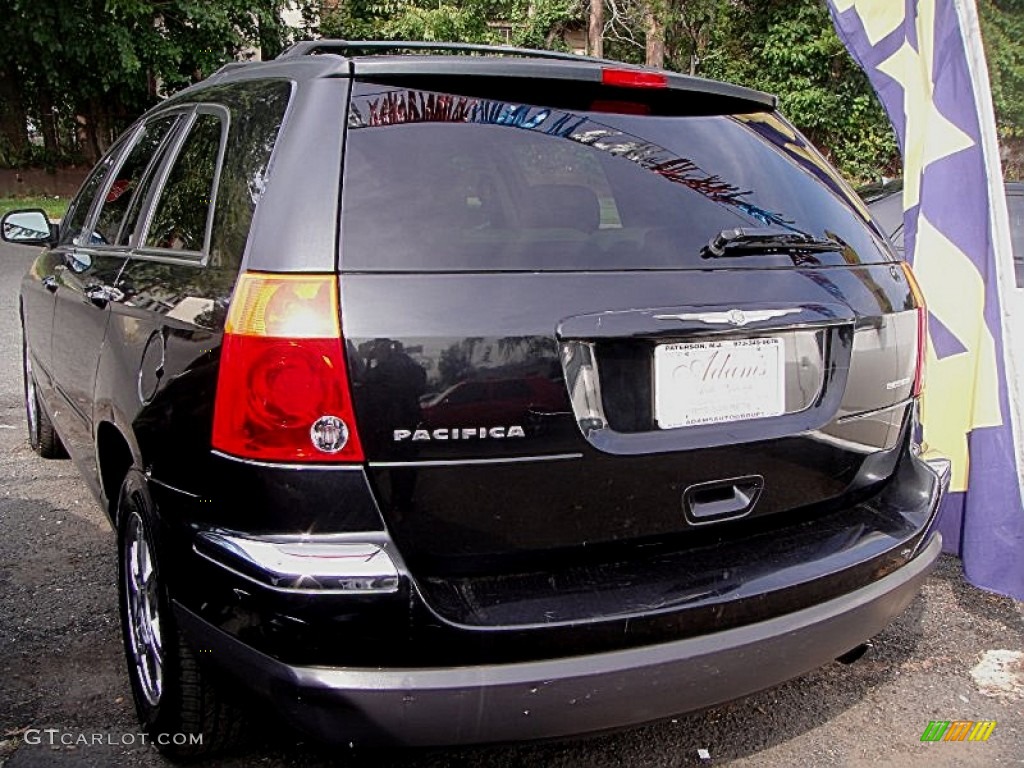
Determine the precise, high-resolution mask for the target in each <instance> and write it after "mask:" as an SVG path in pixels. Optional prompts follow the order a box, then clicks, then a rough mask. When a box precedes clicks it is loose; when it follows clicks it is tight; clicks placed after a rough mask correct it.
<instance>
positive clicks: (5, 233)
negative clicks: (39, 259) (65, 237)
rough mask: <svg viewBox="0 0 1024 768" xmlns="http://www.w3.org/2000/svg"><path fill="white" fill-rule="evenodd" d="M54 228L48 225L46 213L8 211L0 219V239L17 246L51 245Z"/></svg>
mask: <svg viewBox="0 0 1024 768" xmlns="http://www.w3.org/2000/svg"><path fill="white" fill-rule="evenodd" d="M55 235H56V231H55V227H53V226H52V225H51V224H50V220H49V219H48V218H47V216H46V212H45V211H43V210H41V209H39V208H30V209H28V210H24V211H10V212H9V213H6V214H4V217H3V218H2V219H0V238H3V239H4V240H5V241H7V242H8V243H17V244H18V245H53V244H54V243H55V242H56V240H57V238H56V236H55Z"/></svg>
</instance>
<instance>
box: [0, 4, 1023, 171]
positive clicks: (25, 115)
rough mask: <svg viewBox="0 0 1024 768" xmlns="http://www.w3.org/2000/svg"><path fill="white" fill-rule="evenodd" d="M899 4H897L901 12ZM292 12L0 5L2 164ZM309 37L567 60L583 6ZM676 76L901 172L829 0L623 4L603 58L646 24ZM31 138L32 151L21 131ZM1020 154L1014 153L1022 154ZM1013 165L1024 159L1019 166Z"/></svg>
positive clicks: (282, 33) (627, 56) (1002, 86)
mask: <svg viewBox="0 0 1024 768" xmlns="http://www.w3.org/2000/svg"><path fill="white" fill-rule="evenodd" d="M895 1H896V0H894V2H895ZM286 4H287V0H0V13H2V16H3V18H5V19H8V20H9V22H10V23H9V30H8V40H9V42H8V44H7V45H4V46H0V165H18V164H24V163H33V164H44V165H54V164H58V163H60V162H67V161H68V160H70V159H79V160H80V159H82V157H85V159H94V158H95V157H96V155H97V154H98V153H99V152H100V151H102V150H103V149H105V148H106V146H107V145H108V144H109V143H110V141H111V140H112V138H113V136H114V135H115V134H116V133H117V132H119V131H120V130H121V129H123V128H124V126H125V125H127V123H128V122H130V121H131V120H132V119H134V117H136V116H137V115H138V114H139V113H141V112H142V111H143V110H145V109H146V108H148V107H149V106H151V105H152V104H153V103H155V102H156V101H157V100H158V99H159V98H160V96H163V95H168V94H170V93H173V92H174V91H177V90H179V89H181V88H183V87H185V86H187V85H189V84H191V83H193V82H196V81H197V80H200V79H202V78H203V77H205V76H207V75H208V74H210V73H211V72H212V71H213V70H215V69H216V68H218V67H219V66H221V65H222V64H223V63H225V62H227V61H230V60H233V59H236V58H238V57H239V56H244V55H245V52H246V51H247V50H249V49H253V48H260V49H262V51H263V55H264V57H265V58H267V57H270V56H273V55H275V54H276V53H277V52H279V50H280V49H281V47H282V46H283V45H284V44H286V43H287V42H288V37H289V34H296V33H295V31H289V30H286V29H284V27H283V24H282V22H281V12H282V10H283V9H284V7H285V6H286ZM298 6H299V8H300V10H302V12H303V15H304V17H305V18H306V19H307V22H308V23H309V25H310V26H311V27H315V25H316V24H317V23H319V28H318V29H314V30H313V31H316V32H318V33H319V34H322V35H323V36H324V37H340V38H347V39H387V40H402V39H404V40H428V41H462V42H474V43H506V42H507V43H511V44H513V45H522V46H528V47H538V48H554V49H562V50H565V49H566V48H567V45H566V42H565V40H566V34H567V33H568V32H570V31H581V30H585V28H586V22H587V14H588V9H589V0H338V2H330V3H327V2H325V1H324V0H298ZM978 7H979V12H980V15H981V20H982V26H983V32H984V36H985V43H986V51H987V55H988V60H989V70H990V75H991V80H992V94H993V100H994V102H995V108H996V115H997V120H998V124H999V129H1000V136H1001V138H1002V140H1003V143H1004V150H1005V151H1006V152H1009V153H1010V156H1011V160H1010V161H1009V165H1008V166H1007V167H1008V169H1009V168H1012V167H1014V166H1013V163H1014V162H1016V163H1017V164H1018V165H1020V166H1022V168H1020V169H1018V170H1024V46H1022V45H1021V40H1024V0H978ZM650 14H653V17H654V19H655V20H656V22H657V25H658V27H659V28H660V29H661V30H662V31H663V34H664V44H665V56H666V64H667V66H668V67H669V68H672V69H676V70H678V71H682V72H690V73H694V74H698V75H705V76H710V77H716V78H721V79H725V80H730V81H733V82H737V83H741V84H743V85H749V86H752V87H755V88H760V89H762V90H766V91H769V92H771V93H776V94H778V95H779V97H780V100H781V107H782V110H783V111H784V112H785V113H786V115H787V116H788V117H789V118H790V119H791V120H792V121H793V122H794V123H795V124H796V125H797V127H798V128H800V130H802V131H803V132H804V133H805V134H806V135H807V136H808V138H809V139H810V140H811V141H813V142H814V143H815V144H816V145H817V146H818V147H819V148H820V149H822V150H823V151H824V152H825V154H826V155H828V156H829V157H830V158H831V159H832V160H833V161H834V162H835V163H836V165H838V166H839V168H840V169H841V170H842V171H843V172H844V173H845V174H846V175H847V176H848V177H849V178H851V179H852V180H854V181H863V180H867V179H870V178H875V177H877V176H879V175H881V174H883V173H892V172H894V171H896V170H897V169H898V165H899V158H898V154H897V148H896V142H895V138H894V136H893V134H892V131H891V129H890V128H889V125H888V121H887V120H886V118H885V115H884V113H883V112H882V110H881V108H880V106H879V104H878V102H877V99H876V98H875V96H874V94H873V93H872V91H871V89H870V86H869V84H868V82H867V79H866V77H865V76H864V74H863V73H862V72H861V71H860V70H859V69H858V67H857V66H856V64H855V63H854V62H853V61H852V60H851V59H850V57H849V56H848V54H847V53H846V51H845V50H844V48H843V46H842V43H841V42H840V41H839V39H838V37H837V36H836V34H835V32H834V31H833V28H832V24H831V20H830V18H829V15H828V11H827V8H826V5H825V0H616V2H615V3H614V4H611V3H607V2H606V4H605V22H606V23H605V35H604V43H605V53H606V55H608V56H609V57H611V58H617V59H621V60H625V61H633V62H640V61H642V60H643V58H644V39H645V32H646V29H647V27H646V23H647V22H646V19H647V17H648V15H650ZM27 125H28V126H31V129H32V137H31V138H33V141H29V138H30V137H29V133H28V131H26V130H25V128H26V126H27ZM1014 152H1016V153H1017V154H1016V155H1014V154H1013V153H1014ZM1013 157H1016V158H1017V159H1016V160H1014V159H1013Z"/></svg>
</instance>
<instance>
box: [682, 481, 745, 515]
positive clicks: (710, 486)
mask: <svg viewBox="0 0 1024 768" xmlns="http://www.w3.org/2000/svg"><path fill="white" fill-rule="evenodd" d="M763 488H764V478H763V477H762V476H761V475H749V476H747V477H737V478H732V479H729V480H714V481H712V482H709V483H697V484H696V485H691V486H690V487H689V488H687V489H686V491H684V492H683V512H684V514H685V515H686V519H687V520H688V521H689V522H690V523H691V524H692V525H703V524H705V523H716V522H718V521H720V520H734V519H736V518H737V517H743V516H744V515H747V514H749V513H750V511H751V510H752V509H753V508H754V505H755V504H756V503H757V499H758V497H759V496H760V495H761V491H762V489H763Z"/></svg>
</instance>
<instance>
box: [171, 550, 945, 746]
mask: <svg viewBox="0 0 1024 768" xmlns="http://www.w3.org/2000/svg"><path fill="white" fill-rule="evenodd" d="M940 550H941V538H940V537H939V536H938V535H935V536H933V537H932V538H931V539H930V540H929V541H928V542H927V543H926V544H925V545H924V546H922V547H921V549H920V551H919V553H918V554H917V556H916V557H914V558H913V559H912V560H910V561H909V562H908V563H906V564H905V565H904V566H903V567H901V568H899V569H898V570H896V571H895V572H893V573H890V574H889V575H887V576H885V577H884V578H882V579H879V580H878V581H875V582H873V583H871V584H869V585H867V586H864V587H862V588H860V589H857V590H855V591H852V592H850V593H848V594H845V595H842V596H840V597H837V598H835V599H832V600H829V601H826V602H823V603H820V604H817V605H814V606H811V607H808V608H805V609H802V610H799V611H795V612H792V613H789V614H785V615H782V616H778V617H775V618H772V619H768V620H765V621H760V622H757V623H753V624H749V625H745V626H741V627H737V628H734V629H729V630H725V631H721V632H715V633H711V634H705V635H701V636H699V637H693V638H688V639H685V640H678V641H673V642H668V643H662V644H657V645H649V646H644V647H638V648H630V649H626V650H619V651H613V652H608V653H598V654H592V655H585V656H575V657H569V658H561V659H553V660H543V661H531V662H523V663H512V664H495V665H481V666H465V667H434V668H416V669H399V668H394V669H388V668H384V669H379V668H352V667H318V666H289V665H287V664H284V663H281V662H279V661H277V660H275V659H273V658H271V657H269V656H267V655H265V654H263V653H260V652H259V651H256V650H254V649H253V648H251V647H249V646H248V645H246V644H244V643H243V642H241V641H239V640H238V639H236V638H234V637H232V636H231V635H228V634H227V633H225V632H222V631H221V630H219V629H217V628H215V627H213V626H212V625H210V624H208V623H207V622H205V621H204V620H202V619H201V618H199V617H198V616H196V615H195V614H194V613H192V612H191V611H189V610H187V609H185V608H184V607H182V606H181V605H176V606H175V608H176V613H177V617H178V621H179V623H180V625H181V627H182V628H183V630H184V631H185V633H186V635H187V636H188V637H189V639H190V640H191V641H192V643H193V644H194V645H195V647H198V648H202V649H204V650H207V651H209V655H208V656H207V655H206V654H204V656H206V658H208V659H210V661H211V662H213V663H216V664H217V665H218V667H220V668H222V669H224V670H225V671H227V672H229V673H230V674H232V675H233V676H234V677H235V678H237V679H238V680H239V681H244V684H245V685H246V686H248V687H250V688H252V689H253V690H254V691H255V692H257V693H260V694H262V695H264V696H266V697H268V698H270V699H272V700H273V704H274V707H275V709H277V710H278V711H280V712H281V713H282V714H283V715H284V716H285V717H286V718H287V719H288V720H289V721H290V722H291V723H292V724H293V725H295V726H296V727H298V728H300V729H302V730H305V731H307V732H311V733H312V734H314V735H315V736H317V737H319V738H321V739H324V740H326V741H332V742H340V743H348V742H357V743H366V742H370V743H391V744H404V745H440V744H472V743H482V742H502V741H515V740H524V739H542V738H552V737H563V736H569V735H574V734H582V733H588V732H594V731H600V730H606V729H609V728H615V727H622V726H629V725H635V724H639V723H643V722H649V721H652V720H657V719H660V718H663V717H668V716H671V715H673V714H677V713H680V712H686V711H690V710H695V709H700V708H703V707H708V706H713V705H716V704H719V703H722V702H725V701H729V700H731V699H735V698H738V697H741V696H744V695H747V694H749V693H753V692H754V691H758V690H761V689H763V688H767V687H770V686H773V685H776V684H778V683H781V682H783V681H785V680H789V679H791V678H793V677H797V676H799V675H801V674H803V673H805V672H807V671H809V670H812V669H815V668H816V667H819V666H821V665H823V664H826V663H828V662H829V661H831V660H832V659H834V658H836V657H837V656H839V655H841V654H843V653H844V652H846V651H848V650H849V649H850V648H852V647H854V646H856V645H857V644H858V643H860V642H863V641H864V640H867V639H868V638H870V637H872V636H873V635H875V634H877V633H878V632H879V631H881V630H882V629H883V628H884V627H885V626H886V624H887V623H888V622H889V621H890V620H891V619H892V618H893V617H895V616H897V615H898V614H900V613H901V612H902V611H903V610H904V609H905V608H906V607H907V606H908V605H909V604H910V602H911V600H913V598H914V596H915V595H916V594H917V592H918V590H919V589H920V587H921V585H922V583H923V582H924V580H925V578H926V576H927V574H928V571H929V570H930V569H931V567H932V565H933V564H934V563H935V560H936V558H937V557H938V555H939V552H940Z"/></svg>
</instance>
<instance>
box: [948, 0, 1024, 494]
mask: <svg viewBox="0 0 1024 768" xmlns="http://www.w3.org/2000/svg"><path fill="white" fill-rule="evenodd" d="M953 5H954V7H955V8H956V13H957V17H958V18H959V19H960V30H961V34H962V35H963V36H964V48H965V50H966V51H967V67H968V69H969V70H970V74H971V81H972V82H973V83H974V88H973V89H972V90H973V91H974V101H975V108H976V109H977V112H978V122H979V124H980V127H981V149H982V155H983V156H984V158H985V167H986V169H987V174H986V177H987V179H988V192H989V202H990V206H989V227H990V229H991V232H992V245H993V249H994V252H995V259H994V261H995V267H996V280H997V283H998V285H997V288H998V293H999V303H1000V312H999V322H1000V324H1001V325H1002V336H1003V366H1004V370H1005V371H1006V378H1007V379H1008V381H1007V382H1006V385H1007V388H1008V391H1009V392H1012V393H1013V394H1014V396H1013V397H1010V398H1007V399H1008V400H1009V401H1010V409H1011V411H1012V413H1011V414H1008V416H1009V417H1010V427H1011V429H1012V431H1013V438H1014V440H1013V443H1014V458H1015V465H1016V467H1017V482H1018V484H1019V485H1020V489H1021V497H1022V498H1024V431H1022V430H1024V424H1022V422H1021V418H1022V416H1024V360H1020V361H1017V360H1016V356H1015V355H1014V354H1013V353H1014V351H1015V350H1016V349H1017V348H1018V347H1019V348H1020V350H1021V351H1022V352H1024V327H1022V328H1021V329H1020V331H1017V332H1015V331H1014V325H1015V323H1013V322H1010V320H1012V319H1016V318H1015V317H1014V316H1015V315H1016V314H1017V313H1018V312H1019V313H1020V324H1021V325H1024V296H1022V297H1020V298H1018V297H1016V296H1014V295H1013V292H1014V288H1015V286H1016V281H1015V277H1014V267H1013V246H1012V243H1011V240H1010V217H1009V213H1008V210H1007V207H1006V188H1005V187H1004V186H1003V167H1002V163H1001V162H1000V158H999V135H998V132H997V131H996V118H995V108H994V106H993V103H992V86H991V83H990V82H989V77H988V63H987V60H986V58H985V48H984V44H983V41H982V37H981V23H980V21H979V19H978V8H977V4H976V2H975V0H954V2H953ZM1018 302H1019V303H1020V306H1019V307H1017V306H1015V304H1017V303H1018Z"/></svg>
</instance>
